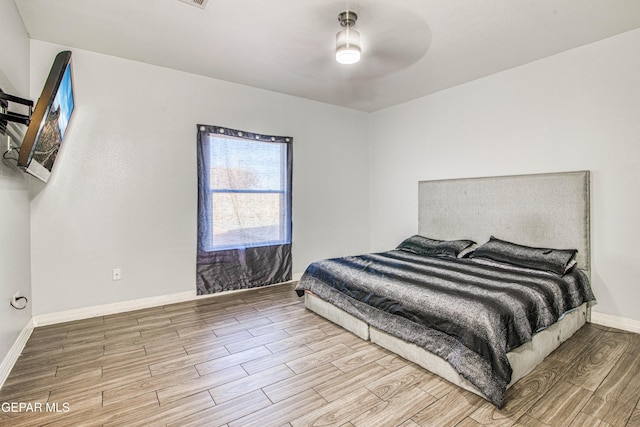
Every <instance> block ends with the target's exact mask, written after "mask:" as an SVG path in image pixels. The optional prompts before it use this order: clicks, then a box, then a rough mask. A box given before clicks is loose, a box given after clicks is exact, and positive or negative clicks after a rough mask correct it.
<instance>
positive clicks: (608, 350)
mask: <svg viewBox="0 0 640 427" xmlns="http://www.w3.org/2000/svg"><path fill="white" fill-rule="evenodd" d="M628 345H629V344H628V343H627V342H626V341H625V340H624V339H621V338H620V337H619V336H617V335H609V336H605V337H603V339H600V340H598V341H597V342H594V343H591V344H590V345H589V347H588V350H587V351H586V352H585V353H583V354H582V355H581V357H579V358H578V359H577V360H576V361H575V363H574V364H573V365H572V366H571V368H569V370H567V372H566V373H565V379H566V381H569V382H571V383H572V384H574V385H577V386H579V387H582V388H584V389H586V390H590V391H595V390H596V388H598V386H599V385H600V384H601V383H602V381H603V380H604V378H605V377H606V376H607V375H608V374H609V372H610V371H611V369H613V367H614V366H615V364H616V362H617V360H618V359H619V358H620V357H621V356H622V354H623V353H624V352H625V350H626V349H627V347H628Z"/></svg>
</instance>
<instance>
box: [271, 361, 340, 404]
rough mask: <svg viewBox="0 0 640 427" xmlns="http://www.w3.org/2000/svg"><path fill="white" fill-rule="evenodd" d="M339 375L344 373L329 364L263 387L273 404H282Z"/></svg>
mask: <svg viewBox="0 0 640 427" xmlns="http://www.w3.org/2000/svg"><path fill="white" fill-rule="evenodd" d="M339 375H342V371H340V370H339V369H338V368H336V367H335V366H333V365H332V364H330V363H328V364H325V365H321V366H318V367H317V368H314V369H311V370H308V371H305V372H304V373H302V374H298V375H296V376H294V377H291V378H287V379H284V380H282V381H278V382H277V383H275V384H272V385H269V386H266V387H263V388H262V391H264V393H265V394H266V395H267V396H268V397H269V399H270V400H271V401H272V402H274V403H275V402H280V401H282V400H285V399H288V398H290V397H294V396H296V395H297V394H299V393H303V392H305V391H307V390H309V389H312V388H314V387H316V386H319V385H322V384H324V383H325V382H327V381H329V380H331V379H333V378H335V377H337V376H339Z"/></svg>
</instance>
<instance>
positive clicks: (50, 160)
mask: <svg viewBox="0 0 640 427" xmlns="http://www.w3.org/2000/svg"><path fill="white" fill-rule="evenodd" d="M74 104H75V102H74V97H73V76H72V72H71V52H70V51H68V50H67V51H64V52H60V53H59V54H58V55H57V56H56V58H55V60H54V61H53V65H52V66H51V71H50V72H49V77H47V81H46V82H45V84H44V87H43V89H42V94H41V95H40V98H39V99H38V102H37V103H36V107H35V109H34V111H33V115H32V116H31V121H30V122H29V126H28V127H27V132H26V133H25V136H24V140H23V142H22V146H21V147H20V154H19V156H18V166H19V167H21V168H23V169H24V171H25V172H27V173H29V174H31V175H33V176H35V177H36V178H39V179H41V180H42V181H44V182H47V181H48V180H49V176H50V175H51V170H52V169H53V165H54V163H55V161H56V157H57V155H58V150H59V148H60V144H61V143H62V140H63V138H64V134H65V132H66V130H67V126H68V125H69V121H70V120H71V115H72V114H73V108H74Z"/></svg>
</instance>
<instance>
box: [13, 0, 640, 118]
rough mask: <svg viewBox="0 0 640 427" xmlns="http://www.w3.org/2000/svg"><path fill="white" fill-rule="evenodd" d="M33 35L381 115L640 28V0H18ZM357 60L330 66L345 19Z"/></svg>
mask: <svg viewBox="0 0 640 427" xmlns="http://www.w3.org/2000/svg"><path fill="white" fill-rule="evenodd" d="M15 3H16V4H17V6H18V9H19V11H20V14H21V15H22V18H23V20H24V24H25V26H26V28H27V31H28V32H29V34H30V36H31V37H32V38H34V39H38V40H45V41H49V42H53V43H58V44H62V45H67V46H71V47H76V48H81V49H86V50H91V51H95V52H100V53H104V54H109V55H114V56H119V57H122V58H128V59H133V60H137V61H142V62H146V63H149V64H155V65H159V66H163V67H168V68H173V69H176V70H182V71H186V72H190V73H195V74H200V75H203V76H209V77H213V78H217V79H222V80H227V81H231V82H237V83H242V84H246V85H250V86H255V87H259V88H264V89H269V90H273V91H277V92H282V93H286V94H290V95H295V96H299V97H303V98H309V99H314V100H317V101H321V102H327V103H330V104H335V105H341V106H344V107H348V108H354V109H358V110H363V111H375V110H378V109H381V108H385V107H389V106H392V105H396V104H399V103H402V102H405V101H408V100H411V99H414V98H417V97H420V96H424V95H427V94H429V93H433V92H436V91H439V90H442V89H446V88H449V87H452V86H455V85H458V84H461V83H465V82H468V81H471V80H475V79H478V78H481V77H484V76H487V75H490V74H493V73H496V72H499V71H502V70H506V69H508V68H512V67H515V66H518V65H522V64H525V63H528V62H531V61H535V60H537V59H540V58H544V57H547V56H550V55H553V54H556V53H559V52H562V51H565V50H568V49H572V48H575V47H578V46H582V45H585V44H588V43H592V42H595V41H598V40H601V39H604V38H607V37H610V36H613V35H615V34H619V33H622V32H625V31H629V30H632V29H635V28H639V27H640V1H638V0H353V1H345V0H209V2H208V4H207V6H206V8H205V9H200V8H198V7H195V6H192V5H189V4H186V3H183V2H181V1H179V0H15ZM345 9H349V10H353V11H355V12H357V13H358V15H359V19H358V22H357V25H356V27H355V29H357V30H358V31H360V33H361V38H362V44H363V47H362V60H361V61H360V62H359V63H357V64H355V65H340V64H337V63H336V62H335V57H334V52H335V35H336V33H337V32H338V31H339V30H340V29H341V27H340V25H339V23H338V19H337V16H338V13H340V12H341V11H343V10H345Z"/></svg>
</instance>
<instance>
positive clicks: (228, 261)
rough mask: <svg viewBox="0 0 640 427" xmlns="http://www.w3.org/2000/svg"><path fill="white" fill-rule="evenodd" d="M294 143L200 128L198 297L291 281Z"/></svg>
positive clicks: (275, 137) (205, 127)
mask: <svg viewBox="0 0 640 427" xmlns="http://www.w3.org/2000/svg"><path fill="white" fill-rule="evenodd" d="M292 141H293V139H292V138H291V137H282V136H273V135H262V134H256V133H251V132H244V131H239V130H235V129H229V128H225V127H221V126H208V125H198V151H197V153H198V260H197V277H196V283H197V293H198V295H203V294H211V293H215V292H221V291H226V290H234V289H247V288H254V287H259V286H266V285H271V284H274V283H280V282H285V281H288V280H291V270H292V261H291V232H292V222H291V185H292Z"/></svg>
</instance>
